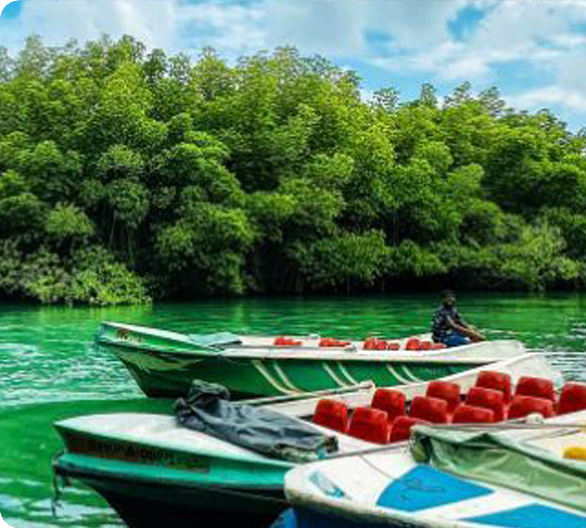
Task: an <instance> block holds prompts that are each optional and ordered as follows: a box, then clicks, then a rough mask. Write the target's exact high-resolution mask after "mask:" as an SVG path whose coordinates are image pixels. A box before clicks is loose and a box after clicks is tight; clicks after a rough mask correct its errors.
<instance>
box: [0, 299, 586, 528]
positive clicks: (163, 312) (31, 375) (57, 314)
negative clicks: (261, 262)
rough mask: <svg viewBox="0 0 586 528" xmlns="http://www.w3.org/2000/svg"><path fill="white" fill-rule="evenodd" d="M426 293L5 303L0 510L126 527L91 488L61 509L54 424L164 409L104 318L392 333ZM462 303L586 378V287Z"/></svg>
mask: <svg viewBox="0 0 586 528" xmlns="http://www.w3.org/2000/svg"><path fill="white" fill-rule="evenodd" d="M436 303H437V299H436V298H435V297H433V296H400V297H394V296H386V297H353V298H334V297H330V298H304V299H297V298H286V299H271V298H268V299H267V298H263V299H244V300H219V301H218V300H214V301H211V300H210V301H201V302H193V303H186V304H158V305H154V306H149V307H139V308H131V307H126V308H108V309H90V308H60V307H56V308H55V307H50V308H47V307H37V306H27V305H14V304H13V305H11V304H5V305H0V514H1V515H2V517H3V519H4V520H5V521H6V522H7V523H8V524H9V525H11V526H13V527H15V528H48V527H61V526H63V527H65V526H70V527H76V528H80V527H81V528H86V527H88V528H89V527H96V528H98V527H99V528H110V527H115V526H122V523H121V522H120V521H119V520H118V518H117V517H116V515H115V514H114V513H113V512H112V511H111V510H110V509H109V508H108V507H107V506H106V505H105V504H104V502H103V501H102V500H101V499H100V498H99V497H97V496H96V495H95V494H94V493H93V492H91V491H90V490H87V489H85V488H83V487H78V486H76V487H72V488H67V490H66V491H65V493H64V494H63V496H62V497H61V506H60V507H59V508H57V510H56V513H57V516H56V517H55V516H53V514H52V510H51V500H52V497H53V484H52V476H51V458H52V457H53V456H54V455H55V453H57V452H58V450H59V448H60V442H59V439H58V438H57V436H56V434H55V433H54V432H53V430H52V427H51V424H52V423H53V422H54V421H55V420H58V419H61V418H64V417H69V416H75V415H79V414H88V413H102V412H112V411H129V410H144V411H154V412H168V409H169V406H170V402H165V401H162V402H161V401H159V402H152V401H148V400H146V399H145V398H143V397H142V396H141V394H140V393H139V391H138V390H137V388H136V386H135V385H134V383H133V381H132V380H131V378H130V376H129V375H128V374H127V372H126V371H125V370H124V369H123V368H122V367H121V366H120V365H119V364H118V362H117V361H116V360H115V359H114V358H113V357H111V356H109V355H108V354H107V353H105V352H99V351H97V350H94V348H93V347H92V340H93V335H94V333H95V331H96V328H97V326H98V324H99V322H100V321H102V320H114V321H123V322H128V323H132V322H134V323H139V324H144V325H148V326H157V327H161V328H168V329H173V330H178V331H185V332H190V333H196V332H197V333H199V332H206V331H210V332H211V331H223V330H227V331H232V332H236V333H244V332H247V333H271V334H280V333H320V334H322V335H328V336H333V337H338V338H357V339H362V338H364V337H365V336H367V335H382V336H387V337H394V336H399V335H405V334H412V333H416V332H422V331H426V330H427V329H428V326H429V319H430V314H431V311H432V310H433V309H434V307H435V305H436ZM460 311H461V312H462V315H463V316H465V317H466V318H467V319H469V320H470V321H471V322H472V323H473V324H475V325H476V326H478V327H480V328H482V329H484V330H485V331H486V333H487V334H488V335H489V337H491V338H512V339H518V340H520V341H523V342H524V343H525V344H526V345H527V346H528V347H529V348H532V349H538V350H540V351H543V352H544V353H548V354H550V355H551V359H552V361H553V362H554V364H556V365H558V366H559V367H560V368H561V369H562V371H563V372H564V374H565V376H566V378H567V379H574V380H583V381H586V366H585V364H584V360H586V356H585V358H584V359H583V358H582V357H581V356H580V353H582V352H584V351H585V348H586V346H585V339H586V296H584V295H565V294H564V295H561V294H560V295H557V294H556V295H548V296H547V297H531V296H525V295H517V294H516V295H462V296H461V298H460Z"/></svg>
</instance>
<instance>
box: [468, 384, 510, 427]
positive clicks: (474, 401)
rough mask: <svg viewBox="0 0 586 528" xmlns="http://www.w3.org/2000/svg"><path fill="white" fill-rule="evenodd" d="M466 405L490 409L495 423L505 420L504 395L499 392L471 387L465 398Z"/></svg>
mask: <svg viewBox="0 0 586 528" xmlns="http://www.w3.org/2000/svg"><path fill="white" fill-rule="evenodd" d="M466 405H473V406H474V407H482V408H484V409H490V410H491V411H492V412H493V415H494V421H495V422H502V421H503V420H504V419H505V411H506V409H505V395H504V393H502V392H501V391H498V390H493V389H485V388H484V387H472V388H471V389H470V390H469V391H468V396H466Z"/></svg>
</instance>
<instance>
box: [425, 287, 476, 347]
mask: <svg viewBox="0 0 586 528" xmlns="http://www.w3.org/2000/svg"><path fill="white" fill-rule="evenodd" d="M431 332H432V334H433V336H432V337H433V340H434V342H436V343H444V344H445V345H447V346H449V347H454V346H460V345H467V344H468V343H470V342H473V343H477V342H479V341H485V340H486V338H485V337H484V336H483V335H482V334H481V333H479V332H478V331H476V329H475V328H473V327H472V326H470V325H469V324H468V323H466V322H465V321H464V319H462V318H461V317H460V313H459V312H458V310H457V309H456V295H455V294H454V292H453V291H452V290H445V291H444V292H442V305H441V306H440V307H439V308H438V309H437V310H436V312H435V314H434V315H433V319H432V321H431Z"/></svg>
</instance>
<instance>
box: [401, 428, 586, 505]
mask: <svg viewBox="0 0 586 528" xmlns="http://www.w3.org/2000/svg"><path fill="white" fill-rule="evenodd" d="M411 453H412V455H413V458H414V459H415V460H416V461H417V462H420V463H426V464H431V465H433V466H435V467H437V468H438V469H442V470H444V471H448V472H450V473H454V474H456V475H460V476H463V477H466V478H471V479H475V480H481V481H484V482H489V483H491V484H496V485H499V486H503V487H507V488H511V489H515V490H517V491H523V492H526V493H529V494H532V495H535V496H538V497H541V498H544V499H547V500H552V501H555V502H558V503H560V504H564V505H566V506H570V507H573V508H576V509H579V510H582V511H586V500H585V499H584V498H585V497H586V464H585V463H584V462H577V461H573V460H567V459H564V458H562V457H561V456H556V455H555V454H554V453H552V452H551V451H548V450H545V449H542V448H538V447H535V446H530V445H529V444H527V443H523V442H521V441H519V440H514V439H513V438H511V437H510V435H509V436H507V434H506V433H502V432H496V433H491V432H478V431H476V432H470V431H463V430H459V431H458V430H448V429H446V428H439V427H438V428H434V427H428V426H417V427H416V428H415V429H414V430H413V437H412V443H411Z"/></svg>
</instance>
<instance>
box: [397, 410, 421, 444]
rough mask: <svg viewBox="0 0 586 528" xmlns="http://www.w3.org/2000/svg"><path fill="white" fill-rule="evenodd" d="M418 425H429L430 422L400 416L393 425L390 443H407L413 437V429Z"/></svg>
mask: <svg viewBox="0 0 586 528" xmlns="http://www.w3.org/2000/svg"><path fill="white" fill-rule="evenodd" d="M416 424H424V425H429V422H426V421H425V420H420V419H419V418H412V417H411V416H399V417H398V418H397V419H396V420H395V422H394V423H393V428H392V429H391V437H390V439H389V441H390V442H405V441H406V440H409V437H410V436H411V428H412V427H413V426H414V425H416Z"/></svg>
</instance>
